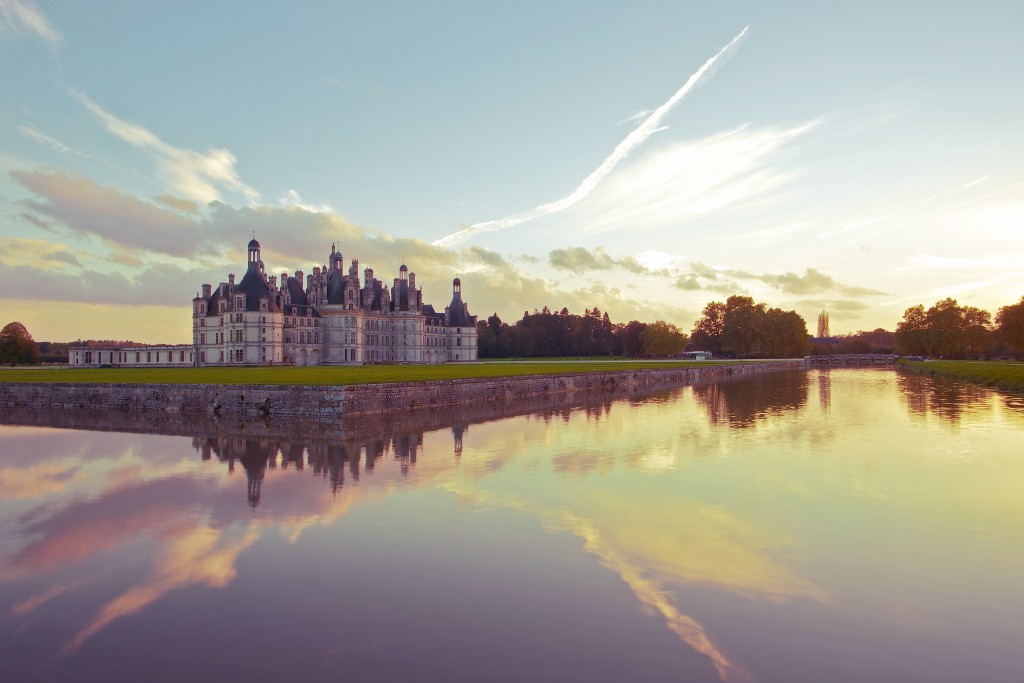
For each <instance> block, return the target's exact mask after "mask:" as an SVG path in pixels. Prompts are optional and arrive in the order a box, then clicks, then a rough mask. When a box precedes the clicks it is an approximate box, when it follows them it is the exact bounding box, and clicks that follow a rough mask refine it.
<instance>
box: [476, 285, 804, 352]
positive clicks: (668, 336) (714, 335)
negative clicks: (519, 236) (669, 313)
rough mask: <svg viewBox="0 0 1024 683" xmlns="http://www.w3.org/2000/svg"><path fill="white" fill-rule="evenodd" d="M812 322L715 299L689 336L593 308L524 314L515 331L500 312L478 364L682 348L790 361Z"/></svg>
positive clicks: (481, 345) (485, 325)
mask: <svg viewBox="0 0 1024 683" xmlns="http://www.w3.org/2000/svg"><path fill="white" fill-rule="evenodd" d="M808 339H809V338H808V335H807V324H806V322H805V321H804V319H803V318H802V317H800V316H799V315H798V314H797V313H796V311H783V310H781V309H778V308H768V307H767V306H766V305H765V304H763V303H755V302H754V300H753V299H752V298H750V297H744V296H731V297H729V299H728V300H727V301H726V302H724V303H722V302H718V301H712V302H711V303H709V304H708V305H707V306H705V307H704V312H703V314H702V316H701V318H700V319H699V320H698V321H697V323H696V324H695V325H694V327H693V331H692V332H691V334H689V335H687V334H686V333H685V332H683V331H682V330H681V329H679V327H677V326H676V325H673V324H672V323H668V322H665V321H664V320H657V321H655V322H653V323H643V322H640V321H638V320H631V321H629V322H628V323H613V322H612V321H611V319H610V318H609V317H608V313H607V312H605V313H602V312H601V311H600V309H598V308H596V307H595V308H592V309H590V308H588V309H586V311H585V312H584V313H583V315H577V314H574V313H570V312H569V310H568V309H566V308H563V309H562V310H561V311H559V312H558V313H554V312H552V311H551V310H549V309H548V308H547V307H546V306H545V307H544V309H543V310H541V311H536V310H535V311H534V312H533V313H530V312H528V311H524V312H523V317H522V319H520V320H519V321H517V322H516V323H514V324H512V325H509V324H508V323H506V322H503V321H502V320H501V318H500V317H498V314H497V313H495V314H494V315H492V316H490V317H489V318H487V320H486V321H484V320H481V321H479V322H478V323H477V340H478V356H479V357H480V358H509V357H515V358H531V357H557V356H632V357H637V356H670V355H675V354H678V353H681V352H682V351H684V350H687V349H688V350H691V351H710V352H711V353H712V354H713V355H715V356H732V357H737V358H792V357H798V356H804V355H807V353H809V352H810V344H809V341H808Z"/></svg>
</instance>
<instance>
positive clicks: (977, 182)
mask: <svg viewBox="0 0 1024 683" xmlns="http://www.w3.org/2000/svg"><path fill="white" fill-rule="evenodd" d="M990 177H991V176H988V175H986V176H982V177H980V178H976V179H975V180H972V181H971V182H969V183H965V184H963V185H961V186H960V189H961V190H967V189H970V188H972V187H974V186H975V185H981V184H982V183H983V182H985V181H986V180H988V179H989V178H990Z"/></svg>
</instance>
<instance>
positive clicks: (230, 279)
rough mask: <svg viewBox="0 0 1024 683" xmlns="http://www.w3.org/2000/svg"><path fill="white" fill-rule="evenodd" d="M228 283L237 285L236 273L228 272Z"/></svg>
mask: <svg viewBox="0 0 1024 683" xmlns="http://www.w3.org/2000/svg"><path fill="white" fill-rule="evenodd" d="M228 284H229V285H231V286H232V287H234V286H235V274H234V273H228Z"/></svg>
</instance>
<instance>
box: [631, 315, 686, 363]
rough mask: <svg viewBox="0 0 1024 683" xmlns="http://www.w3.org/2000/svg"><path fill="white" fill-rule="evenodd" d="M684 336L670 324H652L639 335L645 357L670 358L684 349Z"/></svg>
mask: <svg viewBox="0 0 1024 683" xmlns="http://www.w3.org/2000/svg"><path fill="white" fill-rule="evenodd" d="M686 341H687V339H686V335H685V334H683V331H682V330H680V329H679V328H678V327H676V326H675V325H673V324H672V323H667V322H665V321H664V320H658V321H657V322H653V323H651V324H650V325H648V326H647V327H645V328H644V331H643V332H641V333H640V343H641V344H642V346H643V353H644V355H645V356H671V355H673V354H676V353H680V352H681V351H682V350H683V349H685V348H686Z"/></svg>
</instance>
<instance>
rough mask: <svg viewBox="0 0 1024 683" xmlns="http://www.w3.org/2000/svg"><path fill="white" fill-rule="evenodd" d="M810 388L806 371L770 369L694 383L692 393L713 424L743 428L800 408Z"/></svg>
mask: <svg viewBox="0 0 1024 683" xmlns="http://www.w3.org/2000/svg"><path fill="white" fill-rule="evenodd" d="M809 389H810V381H809V380H808V376H807V373H806V372H772V373H765V374H756V375H749V376H746V377H743V378H741V379H735V380H732V381H730V382H721V383H716V384H703V385H700V384H699V385H695V386H694V387H693V395H694V397H695V398H696V399H697V402H698V403H700V404H701V405H702V406H704V409H705V410H707V412H708V419H709V420H710V421H711V423H712V424H715V425H719V424H723V425H729V426H730V427H739V428H744V427H752V426H754V425H755V424H757V423H758V422H760V421H763V420H765V419H767V418H769V417H771V416H773V415H781V414H782V413H787V412H794V413H795V412H799V411H800V410H802V409H803V408H804V406H805V405H806V404H807V394H808V391H809Z"/></svg>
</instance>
